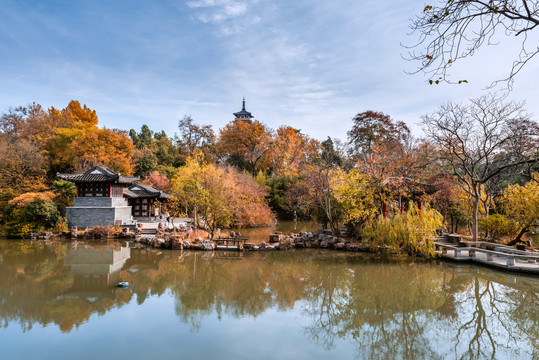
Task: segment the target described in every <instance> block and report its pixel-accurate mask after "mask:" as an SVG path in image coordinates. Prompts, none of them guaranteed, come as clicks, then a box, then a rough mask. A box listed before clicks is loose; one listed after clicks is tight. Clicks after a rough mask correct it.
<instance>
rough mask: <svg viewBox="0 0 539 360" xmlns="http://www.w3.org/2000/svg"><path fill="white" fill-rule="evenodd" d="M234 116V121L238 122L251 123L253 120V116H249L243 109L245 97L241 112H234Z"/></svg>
mask: <svg viewBox="0 0 539 360" xmlns="http://www.w3.org/2000/svg"><path fill="white" fill-rule="evenodd" d="M233 114H234V120H240V121H244V122H247V123H251V122H252V121H253V120H252V119H253V114H251V113H250V112H249V111H247V110H246V109H245V96H244V97H243V102H242V107H241V111H238V112H235V113H233Z"/></svg>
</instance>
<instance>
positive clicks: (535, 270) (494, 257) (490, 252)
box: [435, 241, 539, 275]
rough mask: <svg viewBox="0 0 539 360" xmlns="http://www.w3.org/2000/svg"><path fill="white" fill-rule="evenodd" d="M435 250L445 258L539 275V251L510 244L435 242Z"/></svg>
mask: <svg viewBox="0 0 539 360" xmlns="http://www.w3.org/2000/svg"><path fill="white" fill-rule="evenodd" d="M435 251H436V253H437V254H438V256H440V257H441V258H443V259H449V260H453V261H458V262H471V263H476V264H479V265H485V266H489V267H493V268H497V269H503V270H506V271H513V272H519V273H526V274H534V275H539V253H533V252H529V251H522V250H517V249H515V248H513V247H510V246H505V245H499V244H492V243H488V242H482V241H476V242H468V243H465V246H455V245H454V244H447V243H442V242H435Z"/></svg>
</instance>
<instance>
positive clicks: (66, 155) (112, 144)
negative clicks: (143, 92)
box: [45, 126, 135, 175]
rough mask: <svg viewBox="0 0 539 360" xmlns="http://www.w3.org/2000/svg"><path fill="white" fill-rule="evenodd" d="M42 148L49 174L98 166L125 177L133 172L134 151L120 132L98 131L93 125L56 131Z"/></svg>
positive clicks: (127, 138) (127, 139)
mask: <svg viewBox="0 0 539 360" xmlns="http://www.w3.org/2000/svg"><path fill="white" fill-rule="evenodd" d="M45 149H46V151H47V155H48V157H49V158H50V164H51V169H52V171H53V172H56V171H63V172H66V171H73V170H84V169H87V168H89V167H92V166H95V165H102V166H107V167H110V168H111V169H112V170H114V171H116V172H121V173H122V174H125V175H131V174H132V173H133V168H132V163H131V158H132V156H133V152H134V150H135V149H134V146H133V143H132V142H131V140H130V139H129V137H127V134H126V132H125V131H122V130H117V129H112V130H110V129H106V128H104V129H99V128H97V126H91V127H86V126H82V127H79V126H76V127H72V128H60V129H57V130H56V131H55V135H54V136H53V137H51V139H50V140H49V141H48V142H47V144H46V146H45Z"/></svg>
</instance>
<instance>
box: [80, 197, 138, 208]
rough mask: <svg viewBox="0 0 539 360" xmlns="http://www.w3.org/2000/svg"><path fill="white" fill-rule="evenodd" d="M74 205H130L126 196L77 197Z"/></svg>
mask: <svg viewBox="0 0 539 360" xmlns="http://www.w3.org/2000/svg"><path fill="white" fill-rule="evenodd" d="M73 206H75V207H77V206H88V207H110V206H128V205H127V200H126V199H124V198H109V197H105V198H100V197H77V198H75V199H74V200H73Z"/></svg>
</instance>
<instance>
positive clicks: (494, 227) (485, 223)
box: [479, 214, 518, 241]
mask: <svg viewBox="0 0 539 360" xmlns="http://www.w3.org/2000/svg"><path fill="white" fill-rule="evenodd" d="M479 230H480V231H482V232H483V233H484V234H485V239H489V238H490V239H491V240H492V241H494V240H499V239H500V238H501V237H502V236H511V235H513V234H515V233H516V232H518V226H517V225H516V224H515V222H514V221H511V220H510V219H508V218H506V217H505V216H503V215H502V214H494V215H489V216H485V217H484V218H482V219H481V220H479Z"/></svg>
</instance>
